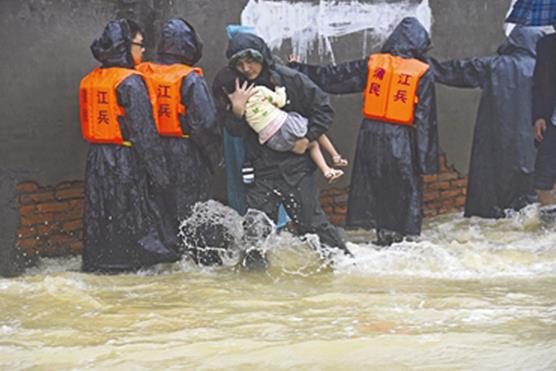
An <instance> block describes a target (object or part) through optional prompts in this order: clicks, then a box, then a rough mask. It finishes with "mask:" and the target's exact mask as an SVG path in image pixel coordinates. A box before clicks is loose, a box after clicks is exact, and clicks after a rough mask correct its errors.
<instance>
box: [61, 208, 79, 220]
mask: <svg viewBox="0 0 556 371" xmlns="http://www.w3.org/2000/svg"><path fill="white" fill-rule="evenodd" d="M80 218H83V208H79V207H75V208H73V209H68V210H67V211H66V212H65V213H58V214H56V221H58V222H70V221H72V220H75V219H80Z"/></svg>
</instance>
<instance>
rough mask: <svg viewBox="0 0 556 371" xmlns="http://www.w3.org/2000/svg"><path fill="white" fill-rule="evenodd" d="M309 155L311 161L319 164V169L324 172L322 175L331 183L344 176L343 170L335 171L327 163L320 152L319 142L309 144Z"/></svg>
mask: <svg viewBox="0 0 556 371" xmlns="http://www.w3.org/2000/svg"><path fill="white" fill-rule="evenodd" d="M309 154H310V155H311V159H312V160H313V161H314V162H315V164H317V167H318V168H319V170H320V171H321V172H322V175H324V177H325V178H326V179H327V180H328V182H329V183H331V182H333V181H334V180H336V179H337V178H339V177H341V176H342V175H344V172H343V171H342V170H337V169H333V168H331V167H330V166H328V164H327V163H326V160H325V159H324V156H323V155H322V152H321V150H320V146H319V143H318V142H311V143H310V144H309Z"/></svg>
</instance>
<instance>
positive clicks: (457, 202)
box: [456, 196, 465, 206]
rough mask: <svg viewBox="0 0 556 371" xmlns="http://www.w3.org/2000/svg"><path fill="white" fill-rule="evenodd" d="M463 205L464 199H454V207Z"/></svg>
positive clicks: (462, 197) (461, 197)
mask: <svg viewBox="0 0 556 371" xmlns="http://www.w3.org/2000/svg"><path fill="white" fill-rule="evenodd" d="M463 205H465V197H464V196H460V197H457V198H456V206H463Z"/></svg>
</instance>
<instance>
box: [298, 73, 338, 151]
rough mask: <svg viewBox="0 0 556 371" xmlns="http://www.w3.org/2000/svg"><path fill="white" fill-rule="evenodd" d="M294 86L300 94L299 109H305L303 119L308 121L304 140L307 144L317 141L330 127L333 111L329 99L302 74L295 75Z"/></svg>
mask: <svg viewBox="0 0 556 371" xmlns="http://www.w3.org/2000/svg"><path fill="white" fill-rule="evenodd" d="M294 79H295V80H294V81H295V86H296V89H298V91H300V92H301V94H300V96H301V99H302V102H301V107H305V108H306V112H305V117H306V118H307V120H308V121H309V123H308V130H307V134H306V138H307V139H308V141H309V142H312V141H315V140H317V139H318V138H319V137H320V136H321V135H322V134H324V133H326V132H327V131H328V129H329V128H330V127H331V126H332V119H333V116H334V111H333V110H332V106H331V104H330V97H329V96H328V94H326V93H325V92H324V91H322V90H321V89H320V88H319V87H318V86H317V85H316V84H315V83H314V82H313V81H311V80H310V79H309V78H308V77H307V76H305V75H303V74H296V76H295V78H294Z"/></svg>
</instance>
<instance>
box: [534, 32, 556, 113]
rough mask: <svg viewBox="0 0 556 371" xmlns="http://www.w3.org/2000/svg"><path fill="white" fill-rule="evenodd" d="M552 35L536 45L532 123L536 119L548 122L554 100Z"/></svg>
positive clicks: (555, 76)
mask: <svg viewBox="0 0 556 371" xmlns="http://www.w3.org/2000/svg"><path fill="white" fill-rule="evenodd" d="M554 37H555V36H554V35H550V36H545V37H543V38H542V39H540V40H539V42H538V43H537V60H536V63H535V70H534V72H533V120H532V121H533V123H534V122H535V121H537V120H538V119H541V118H542V119H545V121H546V122H550V119H551V116H552V110H553V109H554V101H555V99H556V86H554V83H555V82H556V71H554V64H555V62H556V60H555V59H554V56H555V54H556V53H555V52H554V50H553V49H554V46H555V45H554V44H555V43H554Z"/></svg>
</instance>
